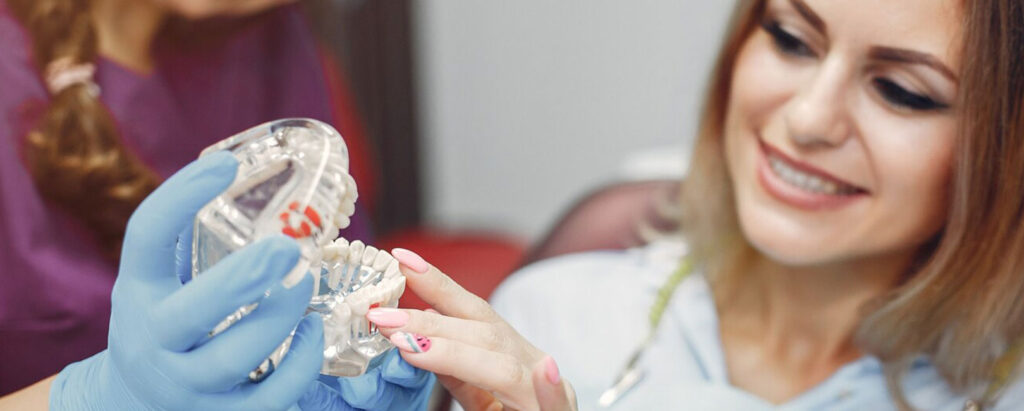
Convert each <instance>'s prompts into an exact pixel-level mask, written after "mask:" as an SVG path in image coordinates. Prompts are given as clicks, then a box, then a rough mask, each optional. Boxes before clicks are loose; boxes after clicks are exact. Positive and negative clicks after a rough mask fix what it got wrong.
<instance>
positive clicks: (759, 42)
mask: <svg viewBox="0 0 1024 411" xmlns="http://www.w3.org/2000/svg"><path fill="white" fill-rule="evenodd" d="M708 90H709V92H708V95H707V98H706V101H705V109H704V114H703V118H702V123H701V126H700V129H699V132H698V139H697V143H696V149H695V153H694V156H693V162H692V168H691V170H690V172H689V176H688V177H687V178H686V179H685V181H684V182H683V184H682V186H681V189H682V193H681V197H680V201H681V202H680V213H681V216H680V219H679V223H680V226H681V231H682V235H681V236H680V237H681V238H682V239H684V240H683V241H679V240H665V241H655V242H652V243H651V244H649V245H648V246H645V247H642V248H639V249H634V250H630V251H627V252H593V253H585V254H579V255H573V256H568V257H564V258H558V259H553V260H549V261H544V262H541V263H538V264H535V265H533V266H530V267H528V268H525V269H524V270H522V271H520V272H519V273H517V274H515V275H514V276H513V277H511V278H510V279H509V280H508V281H507V282H506V283H505V284H503V285H502V286H501V288H499V289H498V291H497V292H496V293H495V294H494V295H493V297H492V300H491V301H492V303H491V304H493V306H492V305H489V304H488V303H487V302H485V301H484V300H482V299H480V298H478V297H476V296H474V295H472V294H470V293H468V292H466V291H465V290H463V289H462V288H460V287H459V286H458V285H457V284H455V283H454V282H453V281H452V280H451V279H450V278H448V277H447V276H446V275H444V274H443V273H442V272H441V271H439V270H438V268H436V267H433V266H431V265H430V264H429V263H428V262H426V261H425V260H424V259H422V258H420V257H418V256H417V255H415V254H412V253H407V252H397V251H396V252H395V253H394V254H395V256H396V257H397V258H399V260H401V261H402V263H403V266H402V270H403V273H404V274H405V275H406V277H407V280H408V283H407V284H408V287H409V289H411V290H413V291H414V292H416V293H417V294H419V295H420V296H422V297H423V298H424V300H425V301H427V302H428V303H430V304H432V305H433V307H434V309H436V311H418V310H407V309H406V310H403V309H380V308H379V309H375V310H371V311H370V313H369V314H368V318H369V319H370V320H371V321H373V322H375V323H376V324H377V325H378V326H379V327H381V330H382V332H383V333H385V334H388V335H390V336H391V339H392V341H394V342H395V344H396V345H397V346H398V347H399V348H400V349H401V350H402V351H403V352H402V355H403V356H404V357H405V358H406V360H407V361H408V362H410V363H411V364H413V365H415V366H418V367H421V368H424V369H427V370H431V371H434V372H435V373H437V374H438V375H439V381H440V382H441V383H442V384H444V386H445V387H447V388H448V390H449V391H450V392H452V394H453V395H454V397H455V398H456V399H457V400H458V401H459V402H460V403H461V405H462V406H463V407H464V408H465V409H467V410H482V409H488V410H490V409H501V408H502V407H509V408H513V409H537V408H540V409H543V410H548V411H550V410H563V409H572V408H575V406H576V405H575V404H578V406H579V407H580V408H583V409H595V408H599V407H606V406H610V407H611V408H613V409H629V410H641V409H643V410H651V409H670V408H678V409H701V410H712V409H713V410H724V409H728V410H740V409H742V410H771V409H787V410H810V409H815V410H816V409H829V410H835V409H839V410H865V409H871V410H888V409H903V410H909V409H925V410H950V411H952V410H961V409H964V410H979V409H995V410H1017V409H1021V408H1022V407H1024V384H1022V383H1021V382H1020V378H1019V372H1020V370H1021V357H1022V355H1024V302H1022V301H1024V218H1022V215H1024V186H1022V185H1021V182H1022V181H1024V3H1022V2H1021V1H1020V0H977V1H973V0H972V1H964V0H943V1H933V0H920V1H918V0H913V1H898V2H893V1H875V0H872V1H824V0H742V1H738V2H737V4H736V8H735V11H734V14H733V20H732V25H731V28H730V30H729V31H728V33H727V35H726V38H725V42H724V44H723V47H722V49H721V52H720V54H719V59H718V61H717V65H716V69H715V71H714V72H713V75H712V78H711V81H710V84H709V88H708ZM601 223H602V222H601V221H594V222H593V224H601ZM442 269H443V267H442ZM645 337H646V338H645ZM640 341H646V342H645V343H644V344H642V345H641V347H642V348H640V349H637V345H636V344H638V343H639V342H640ZM552 358H557V359H558V365H556V364H555V361H554V360H553V359H552ZM631 358H632V359H633V360H634V361H633V362H631V364H630V366H629V367H625V368H623V367H622V366H623V365H624V364H625V363H627V361H629V360H630V359H631ZM538 364H540V366H539V367H538ZM559 365H560V366H561V369H559ZM563 377H564V378H563ZM570 379H571V380H572V384H573V385H574V386H575V389H576V394H577V395H576V396H575V398H574V396H573V389H572V388H571V387H570V386H569V384H568V381H567V380H570Z"/></svg>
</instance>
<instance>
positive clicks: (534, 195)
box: [306, 0, 732, 305]
mask: <svg viewBox="0 0 1024 411" xmlns="http://www.w3.org/2000/svg"><path fill="white" fill-rule="evenodd" d="M306 5H307V8H308V9H309V10H310V11H311V12H310V16H311V17H312V18H313V19H314V20H315V23H316V24H315V26H316V27H317V30H318V31H320V33H319V34H320V36H321V38H322V39H324V40H325V41H326V43H327V44H329V45H330V46H329V47H330V48H331V49H332V51H333V52H334V53H335V54H336V55H337V56H338V60H339V61H340V62H341V65H342V68H343V70H342V71H343V72H344V73H345V76H346V77H347V78H346V79H345V81H346V82H347V84H348V85H349V88H350V89H351V90H352V94H353V96H354V97H353V99H354V101H355V106H356V109H357V111H358V113H357V115H358V118H359V119H360V121H361V123H362V124H363V127H364V129H365V135H366V138H367V139H368V140H369V142H368V145H369V146H370V148H371V150H369V152H370V155H373V156H376V161H374V162H373V163H374V164H375V167H376V170H375V174H376V178H375V180H376V181H374V182H369V181H367V182H363V181H360V182H359V185H360V188H361V193H362V194H363V195H364V196H361V197H360V203H359V205H360V206H362V207H367V206H369V207H372V209H371V210H370V211H371V216H372V219H373V222H374V227H375V230H376V234H377V241H378V242H379V243H380V244H381V246H382V248H383V247H390V246H403V247H406V248H410V249H413V250H416V251H418V252H420V253H421V254H423V255H424V256H425V257H427V258H428V260H431V262H433V263H434V264H435V265H437V266H438V267H441V268H442V269H443V270H446V271H447V272H449V274H451V275H453V276H455V277H457V278H458V279H459V281H460V282H462V283H463V284H464V285H465V286H467V288H470V289H471V290H473V291H474V292H477V293H478V294H481V295H483V296H486V295H487V294H489V292H490V290H491V289H492V288H493V286H494V285H496V284H497V282H498V281H500V279H501V278H503V276H504V275H505V274H507V273H508V272H510V271H511V270H513V269H514V268H516V267H517V266H519V265H520V264H522V263H523V262H524V261H526V260H531V259H534V258H536V255H535V254H536V248H537V247H543V246H544V244H543V243H545V240H550V237H551V235H552V233H551V232H550V231H551V229H552V228H553V227H554V226H555V225H556V223H558V222H559V221H560V220H562V219H563V218H564V217H566V216H567V213H568V212H569V210H571V209H573V207H577V208H578V207H579V206H580V204H581V201H583V202H585V201H584V199H587V198H590V197H594V195H595V193H600V192H601V191H602V190H605V189H608V188H609V187H616V186H617V185H622V184H625V185H630V184H632V183H627V182H648V181H664V180H673V179H676V180H678V178H679V177H680V176H682V175H683V173H684V172H685V167H686V161H687V157H688V155H687V152H688V150H689V145H690V142H691V141H692V136H693V134H694V130H695V128H696V119H697V115H698V112H699V109H700V100H701V98H702V94H703V88H704V83H705V81H706V78H707V76H708V70H709V69H710V66H711V64H712V62H713V59H714V53H715V51H716V49H717V47H718V45H719V42H720V41H721V33H722V31H723V30H724V28H725V25H726V22H727V19H728V12H729V10H730V9H731V6H732V2H731V1H713V2H708V1H675V0H671V1H670V0H639V1H631V2H628V3H623V2H619V1H610V0H563V1H558V2H551V1H542V0H520V1H516V2H495V1H491V2H476V1H436V0H423V1H416V2H414V1H409V0H388V1H357V0H345V1H326V0H322V1H309V2H307V3H306ZM341 131H342V134H345V130H341ZM371 185H372V187H371ZM367 193H369V194H367ZM365 195H370V196H372V198H370V199H367V198H366V197H365ZM643 195H647V194H643ZM620 211H621V212H616V211H611V212H610V213H609V212H602V213H598V214H597V216H596V217H588V219H587V221H585V222H583V223H581V224H583V225H588V226H596V225H600V224H601V223H602V220H604V219H626V217H628V216H623V215H621V213H628V211H625V210H620ZM583 232H584V235H586V234H585V233H586V230H584V231H583ZM575 236H576V237H579V236H580V235H579V230H576V232H575ZM570 240H571V239H570ZM600 240H601V241H605V242H608V241H619V240H617V239H600ZM598 242H600V241H598ZM622 245H627V244H622ZM602 246H614V245H608V244H604V245H602V244H583V245H572V246H568V247H569V248H573V247H576V248H580V249H585V248H595V247H597V248H600V247H602ZM531 250H532V251H531ZM412 304H413V305H416V302H415V301H413V302H412Z"/></svg>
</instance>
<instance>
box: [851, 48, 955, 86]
mask: <svg viewBox="0 0 1024 411" xmlns="http://www.w3.org/2000/svg"><path fill="white" fill-rule="evenodd" d="M868 57H870V58H872V59H875V60H881V61H890V62H896V63H909V64H923V65H925V66H928V67H931V68H933V69H935V70H937V71H938V72H939V73H942V75H944V76H946V77H948V78H949V79H950V80H952V81H953V82H954V83H958V82H959V81H958V80H957V76H956V74H954V73H953V70H950V69H949V67H947V66H946V65H945V64H942V62H941V61H939V59H938V58H936V57H935V56H933V55H931V54H927V53H922V52H919V51H914V50H907V49H897V48H892V47H882V46H875V47H872V48H871V50H870V51H869V52H868Z"/></svg>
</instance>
